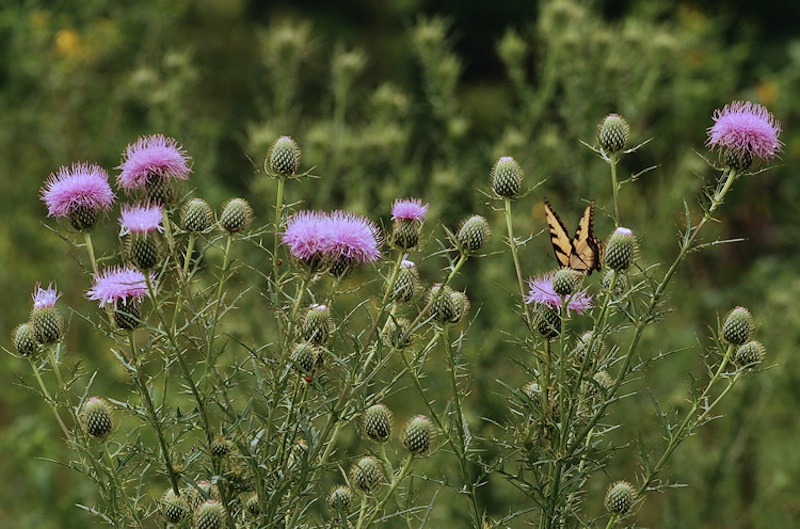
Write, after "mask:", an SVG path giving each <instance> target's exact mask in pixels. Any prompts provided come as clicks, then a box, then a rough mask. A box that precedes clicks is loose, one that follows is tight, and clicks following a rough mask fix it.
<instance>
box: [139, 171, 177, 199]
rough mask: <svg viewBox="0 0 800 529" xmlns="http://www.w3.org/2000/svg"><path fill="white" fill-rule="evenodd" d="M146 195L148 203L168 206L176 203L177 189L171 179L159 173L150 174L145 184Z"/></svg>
mask: <svg viewBox="0 0 800 529" xmlns="http://www.w3.org/2000/svg"><path fill="white" fill-rule="evenodd" d="M144 194H145V198H146V199H147V201H148V202H150V203H153V204H163V205H165V206H168V205H170V204H172V203H173V202H174V201H175V188H173V187H172V182H171V181H170V179H169V178H165V177H164V176H163V175H160V174H158V173H150V174H149V175H147V180H146V181H145V184H144Z"/></svg>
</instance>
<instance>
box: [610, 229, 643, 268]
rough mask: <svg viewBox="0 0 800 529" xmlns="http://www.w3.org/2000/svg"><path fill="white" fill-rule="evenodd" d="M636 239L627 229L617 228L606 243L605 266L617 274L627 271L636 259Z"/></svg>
mask: <svg viewBox="0 0 800 529" xmlns="http://www.w3.org/2000/svg"><path fill="white" fill-rule="evenodd" d="M636 251H637V249H636V237H634V235H633V232H632V231H631V230H629V229H628V228H621V227H620V228H617V229H616V230H614V233H612V234H611V237H609V238H608V242H607V243H606V252H605V259H606V266H608V267H609V268H610V269H612V270H616V271H617V272H622V271H624V270H627V269H628V267H630V266H631V264H633V261H634V259H636Z"/></svg>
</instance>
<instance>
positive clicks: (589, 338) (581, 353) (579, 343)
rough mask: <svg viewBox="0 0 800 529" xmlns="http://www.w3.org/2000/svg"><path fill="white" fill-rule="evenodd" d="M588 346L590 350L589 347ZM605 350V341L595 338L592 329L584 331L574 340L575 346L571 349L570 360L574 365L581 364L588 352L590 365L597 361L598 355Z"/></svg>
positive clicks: (602, 353) (601, 354)
mask: <svg viewBox="0 0 800 529" xmlns="http://www.w3.org/2000/svg"><path fill="white" fill-rule="evenodd" d="M592 342H594V343H592ZM590 346H591V350H590V349H589V347H590ZM605 350H606V346H605V343H604V342H603V341H602V340H601V339H599V338H595V337H594V333H593V332H592V331H586V332H584V333H583V334H581V335H580V336H578V339H577V340H576V341H575V347H574V348H573V350H572V360H573V362H575V364H576V365H579V366H580V365H583V363H584V361H585V360H586V354H587V353H588V354H589V362H590V365H591V364H592V363H594V362H596V361H597V359H598V357H602V356H603V355H604V354H605Z"/></svg>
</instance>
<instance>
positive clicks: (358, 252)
mask: <svg viewBox="0 0 800 529" xmlns="http://www.w3.org/2000/svg"><path fill="white" fill-rule="evenodd" d="M327 225H328V228H327V230H326V231H327V233H328V234H329V236H330V238H329V239H328V240H327V241H326V245H325V253H327V254H328V255H329V256H330V257H332V258H333V259H342V258H344V259H345V260H347V261H349V262H350V263H368V262H372V261H375V260H376V259H378V257H380V256H381V252H380V249H379V248H380V244H381V239H380V235H379V233H380V232H379V231H378V227H377V226H375V224H373V223H372V221H370V220H368V219H366V218H364V217H360V216H358V215H356V214H354V213H348V212H346V211H334V212H333V213H332V214H331V215H330V216H329V217H328V220H327Z"/></svg>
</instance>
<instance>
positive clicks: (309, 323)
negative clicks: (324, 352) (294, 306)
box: [300, 304, 333, 345]
mask: <svg viewBox="0 0 800 529" xmlns="http://www.w3.org/2000/svg"><path fill="white" fill-rule="evenodd" d="M300 334H301V335H302V337H303V339H304V340H306V341H309V342H312V343H315V344H317V345H325V344H326V343H328V340H329V339H330V337H331V334H333V318H331V309H330V308H329V307H328V306H327V305H317V304H313V305H311V306H310V307H309V308H308V310H307V311H306V314H305V316H304V317H303V324H302V325H301V327H300Z"/></svg>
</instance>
